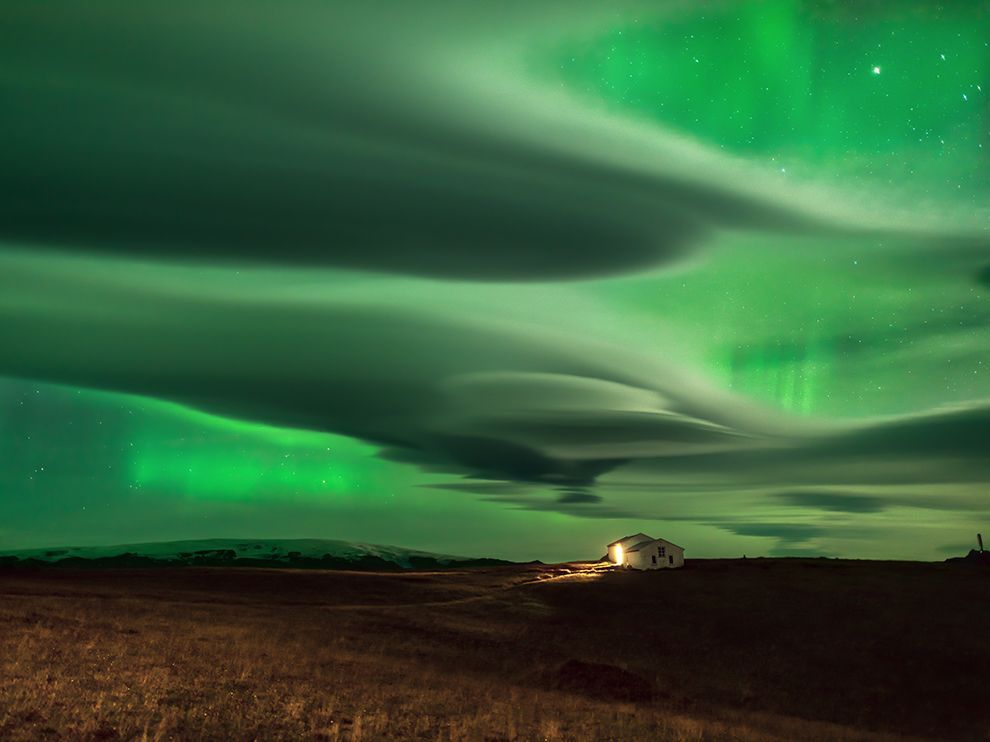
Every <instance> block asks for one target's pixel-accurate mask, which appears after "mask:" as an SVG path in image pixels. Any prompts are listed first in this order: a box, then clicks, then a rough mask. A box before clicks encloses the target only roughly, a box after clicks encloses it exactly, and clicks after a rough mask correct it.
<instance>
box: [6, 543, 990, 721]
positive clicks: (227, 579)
mask: <svg viewBox="0 0 990 742" xmlns="http://www.w3.org/2000/svg"><path fill="white" fill-rule="evenodd" d="M988 580H990V573H988V572H987V571H986V570H985V569H982V568H980V567H979V566H975V565H972V564H929V563H906V562H868V561H843V560H814V559H811V560H804V559H782V560H775V559H749V560H694V561H689V562H688V564H687V566H686V567H685V568H684V569H683V570H677V571H662V572H655V573H635V572H629V571H624V570H609V569H602V568H601V567H600V566H599V565H595V564H592V563H588V564H570V565H554V566H544V565H514V566H503V567H492V568H475V569H446V570H439V571H409V572H353V571H330V570H288V569H285V570H279V569H244V568H239V567H233V568H208V567H190V568H184V569H161V568H157V569H115V570H105V569H102V570H76V569H70V568H64V569H45V568H25V567H23V566H21V567H13V568H7V569H0V738H2V739H5V740H6V739H11V740H35V739H90V740H96V739H118V738H119V739H160V740H164V739H211V740H212V739H265V740H272V739H323V740H327V739H348V740H357V739H396V738H403V739H406V738H409V739H431V740H433V739H442V740H455V739H459V740H515V739H521V740H522V739H525V740H529V739H555V740H574V739H577V740H581V739H588V740H591V739H682V740H695V739H739V740H756V739H821V740H830V739H835V740H853V739H857V740H858V739H904V738H927V739H981V738H985V736H986V734H987V731H988V729H990V703H987V694H986V683H985V680H984V678H985V673H986V668H987V667H988V666H990V634H988V632H986V631H985V627H986V616H987V608H988V607H990V592H988V588H990V582H988Z"/></svg>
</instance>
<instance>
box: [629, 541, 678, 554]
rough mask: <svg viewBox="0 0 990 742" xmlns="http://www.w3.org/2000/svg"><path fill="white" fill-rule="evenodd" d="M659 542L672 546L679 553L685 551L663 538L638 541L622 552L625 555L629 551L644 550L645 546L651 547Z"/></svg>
mask: <svg viewBox="0 0 990 742" xmlns="http://www.w3.org/2000/svg"><path fill="white" fill-rule="evenodd" d="M659 542H663V543H665V544H667V545H668V546H673V547H674V548H676V549H680V550H681V551H684V550H685V549H684V547H683V546H678V545H677V544H675V543H674V542H673V541H668V540H667V539H665V538H651V539H649V540H647V541H639V542H638V543H635V544H633V545H632V546H628V547H623V550H624V551H625V552H626V553H628V552H631V551H639V550H640V549H644V548H646V547H647V546H652V545H653V544H656V543H659Z"/></svg>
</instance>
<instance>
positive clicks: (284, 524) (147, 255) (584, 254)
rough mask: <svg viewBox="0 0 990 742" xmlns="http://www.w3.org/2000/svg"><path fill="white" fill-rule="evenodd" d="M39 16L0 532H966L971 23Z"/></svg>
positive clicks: (975, 22)
mask: <svg viewBox="0 0 990 742" xmlns="http://www.w3.org/2000/svg"><path fill="white" fill-rule="evenodd" d="M70 5H71V4H68V3H67V4H66V7H65V8H64V10H65V12H66V15H63V16H59V15H58V14H57V13H56V12H55V11H53V10H52V11H44V12H42V11H38V10H37V9H35V8H34V7H33V6H32V4H30V3H27V2H25V3H21V2H15V3H13V4H12V5H11V6H10V7H9V8H8V9H6V10H5V11H4V12H5V14H7V15H8V16H9V18H10V19H11V21H12V23H11V24H9V31H0V69H2V70H3V73H4V74H3V75H2V76H0V90H2V91H4V94H5V95H9V96H10V98H9V99H10V100H11V101H12V102H14V103H16V104H18V105H17V106H16V107H15V106H12V107H11V108H10V110H11V111H14V112H15V113H14V114H13V115H11V116H5V117H4V119H3V120H2V121H0V134H2V135H4V136H3V141H4V142H6V144H4V145H2V146H0V194H2V195H3V196H4V199H3V203H4V204H5V205H3V206H0V374H2V375H3V377H5V378H2V379H0V546H4V547H9V548H19V547H30V546H49V545H59V544H67V543H72V544H102V543H109V542H137V541H145V540H148V541H150V540H171V539H179V538H208V537H227V536H232V537H240V536H256V537H326V538H338V539H345V540H354V541H366V542H372V543H374V542H377V543H393V544H400V545H403V546H409V547H412V548H420V549H424V550H433V551H439V552H446V553H464V554H468V555H479V556H497V557H505V558H513V559H535V558H539V559H544V560H554V559H568V558H581V557H589V558H590V557H597V556H599V554H600V552H601V551H602V545H603V544H604V543H607V542H608V541H610V540H612V539H613V538H614V537H615V536H616V534H620V535H621V534H622V533H625V532H632V531H635V530H645V531H647V532H650V531H657V533H658V534H661V533H662V534H663V535H664V536H667V537H669V538H671V539H673V540H674V541H676V542H678V543H683V544H685V546H687V547H688V550H689V556H718V555H738V554H740V553H747V554H749V555H755V554H761V553H763V554H778V555H783V554H838V555H844V556H857V557H877V558H891V557H893V558H918V559H933V558H942V557H943V556H944V555H945V554H947V553H950V552H952V551H953V550H960V549H963V548H964V545H965V544H968V542H969V540H970V539H971V536H972V534H974V533H975V532H976V531H977V530H980V529H981V528H985V524H986V518H987V514H988V513H990V453H988V452H990V279H988V275H990V273H988V271H990V267H988V266H990V74H988V73H990V41H988V39H990V5H988V4H987V3H985V2H975V3H964V4H956V5H952V4H949V5H945V6H939V7H936V6H933V5H931V4H930V3H927V2H920V0H919V2H910V3H900V4H896V5H892V4H889V3H879V2H877V3H873V2H866V3H863V2H824V3H810V2H798V1H797V0H773V1H772V2H731V3H729V2H727V3H714V4H710V5H706V6H705V7H704V9H700V8H698V7H697V6H694V5H693V4H684V3H673V2H672V3H669V4H663V3H660V4H654V3H649V4H643V3H639V2H633V0H627V1H625V2H622V3H619V4H617V5H616V6H615V7H614V8H610V9H607V10H606V9H602V8H600V7H599V4H597V3H591V2H588V3H583V2H581V3H566V4H562V3H556V2H549V1H547V2H545V3H532V2H530V3H509V4H507V5H506V6H505V7H504V8H500V10H499V12H498V13H495V12H494V11H492V10H486V9H484V8H483V7H482V6H480V5H478V6H472V5H470V4H469V5H468V6H463V5H458V6H457V9H455V8H454V7H453V6H452V5H451V4H448V3H446V2H442V1H441V0H435V1H434V0H431V1H430V2H422V3H416V4H406V5H404V6H398V5H397V6H396V7H393V8H390V9H389V12H387V13H385V14H382V13H381V12H378V13H376V12H374V11H371V10H367V9H365V8H362V7H361V5H360V4H348V3H317V2H302V3H299V4H294V5H292V6H291V7H286V6H282V5H278V4H269V3H265V2H258V3H253V2H252V3H250V4H249V5H250V8H251V11H250V12H248V11H247V10H245V11H244V12H243V13H239V14H238V15H237V16H236V17H235V16H233V15H231V11H230V10H229V9H224V8H222V7H221V6H219V5H215V4H214V3H206V4H205V5H204V4H200V5H198V6H197V5H194V4H186V3H179V4H158V3H149V4H148V5H147V7H145V8H144V10H143V11H142V13H143V14H142V13H138V12H136V11H132V10H128V9H127V8H126V7H125V6H124V5H122V4H120V3H116V2H109V1H104V0H101V1H100V2H97V3H92V4H89V5H87V6H86V7H85V8H83V7H81V6H75V5H72V6H71V7H72V11H71V14H70V12H69V6H70ZM413 5H415V13H413V7H412V6H413ZM207 8H208V9H211V10H209V11H207V10H205V9H207ZM315 29H321V33H317V32H316V30H315ZM120 34H125V35H127V38H128V39H129V40H130V41H129V43H128V44H119V43H117V44H114V43H105V42H107V40H108V39H110V40H111V41H113V40H114V39H119V38H120V36H119V35H120ZM39 48H47V49H49V51H50V52H51V53H50V54H49V55H48V56H43V55H41V54H39V53H38V52H37V49H39ZM95 49H99V53H96V52H95V51H94V50H95ZM91 52H92V53H91ZM966 548H968V547H966Z"/></svg>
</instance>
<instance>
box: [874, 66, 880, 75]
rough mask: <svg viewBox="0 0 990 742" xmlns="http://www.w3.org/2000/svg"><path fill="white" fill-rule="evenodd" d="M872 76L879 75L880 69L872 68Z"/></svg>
mask: <svg viewBox="0 0 990 742" xmlns="http://www.w3.org/2000/svg"><path fill="white" fill-rule="evenodd" d="M873 74H874V75H879V74H880V68H879V67H874V68H873Z"/></svg>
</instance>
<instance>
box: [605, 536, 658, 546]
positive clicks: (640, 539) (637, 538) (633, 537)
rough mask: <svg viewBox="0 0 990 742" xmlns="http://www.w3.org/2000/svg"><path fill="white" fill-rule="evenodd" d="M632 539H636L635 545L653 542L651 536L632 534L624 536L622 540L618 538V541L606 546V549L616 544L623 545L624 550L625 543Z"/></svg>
mask: <svg viewBox="0 0 990 742" xmlns="http://www.w3.org/2000/svg"><path fill="white" fill-rule="evenodd" d="M633 539H636V542H637V543H640V542H642V541H653V540H654V539H653V537H652V536H647V535H646V534H645V533H634V534H633V535H632V536H626V537H624V538H620V539H619V540H618V541H613V542H612V543H610V544H609V545H608V548H609V549H611V548H612V547H613V546H615V545H616V544H623V547H622V548H623V549H625V543H626V542H627V541H631V540H633Z"/></svg>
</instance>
